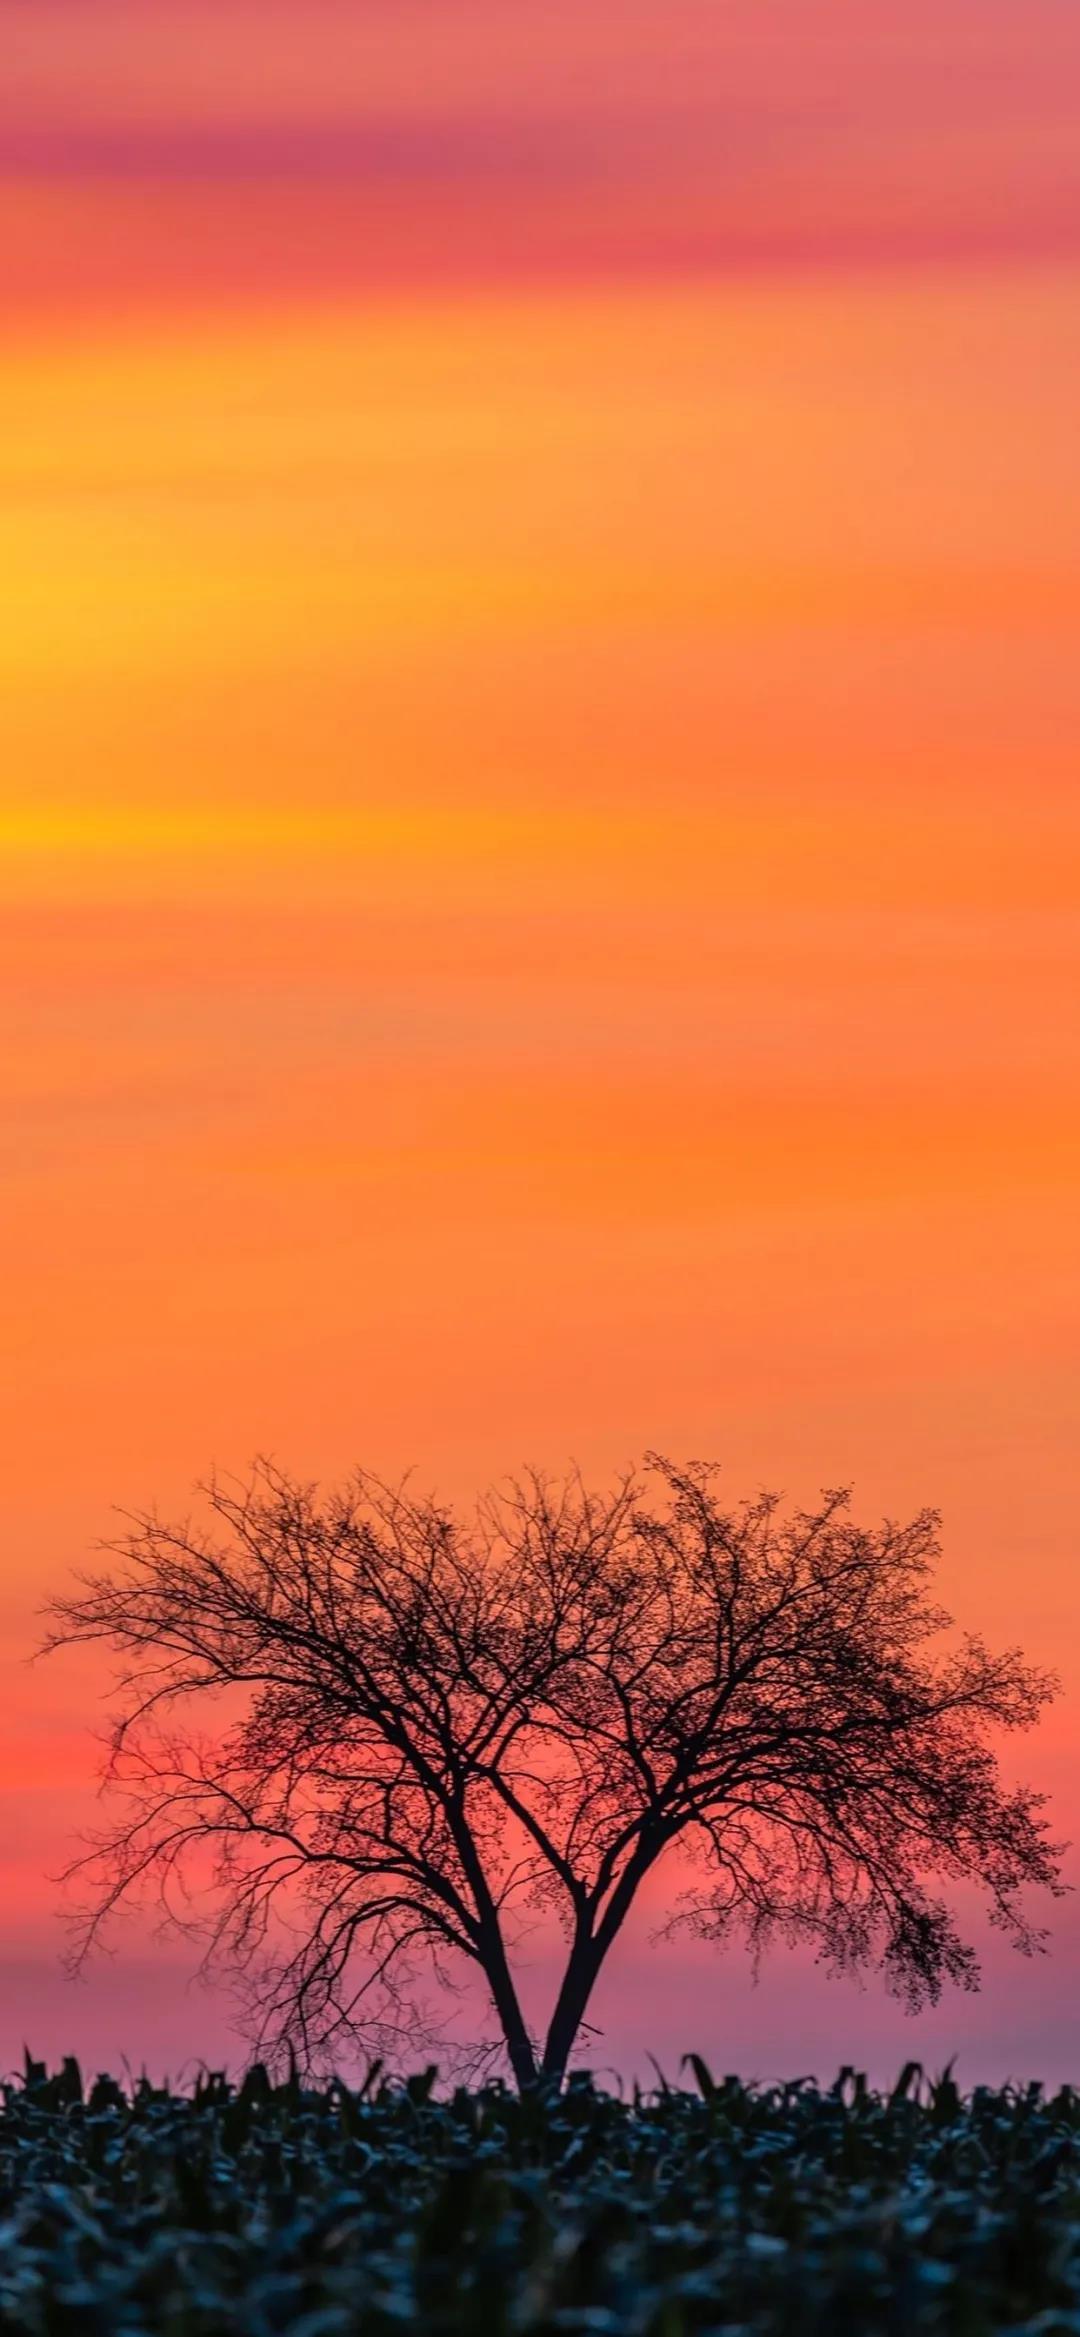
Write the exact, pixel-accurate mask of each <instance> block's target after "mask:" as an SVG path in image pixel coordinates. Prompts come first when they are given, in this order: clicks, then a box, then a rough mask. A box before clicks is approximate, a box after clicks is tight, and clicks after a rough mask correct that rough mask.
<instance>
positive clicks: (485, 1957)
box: [480, 1927, 537, 2094]
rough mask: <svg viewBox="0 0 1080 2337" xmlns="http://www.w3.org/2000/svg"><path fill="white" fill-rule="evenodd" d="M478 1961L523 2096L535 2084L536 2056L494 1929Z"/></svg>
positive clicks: (499, 1940)
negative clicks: (489, 1991)
mask: <svg viewBox="0 0 1080 2337" xmlns="http://www.w3.org/2000/svg"><path fill="white" fill-rule="evenodd" d="M480 1961H481V1964H482V1966H483V1971H484V1977H485V1979H486V1981H487V1984H488V1987H489V1988H490V1990H491V2001H492V2003H493V2005H494V2007H495V2010H496V2012H497V2013H498V2016H499V2026H500V2028H501V2029H502V2033H503V2036H504V2038H505V2040H506V2051H507V2055H508V2057H509V2061H510V2067H511V2069H512V2070H513V2073H514V2083H515V2085H516V2087H517V2089H518V2092H519V2094H523V2093H527V2092H528V2089H529V2087H530V2086H531V2085H535V2084H536V2079H537V2067H536V2055H535V2053H534V2052H533V2049H532V2041H531V2039H530V2036H529V2032H528V2030H527V2028H526V2026H525V2022H524V2020H523V2018H522V2013H521V2006H520V2004H519V2003H518V2000H517V1990H516V1988H515V1987H514V1983H513V1979H512V1977H511V1973H510V1966H509V1964H508V1963H507V1960H506V1951H505V1949H504V1947H503V1943H502V1935H501V1933H500V1932H499V1930H498V1928H497V1927H496V1928H495V1929H494V1930H493V1931H492V1930H488V1931H487V1932H486V1936H485V1938H484V1939H483V1941H482V1943H481V1949H480Z"/></svg>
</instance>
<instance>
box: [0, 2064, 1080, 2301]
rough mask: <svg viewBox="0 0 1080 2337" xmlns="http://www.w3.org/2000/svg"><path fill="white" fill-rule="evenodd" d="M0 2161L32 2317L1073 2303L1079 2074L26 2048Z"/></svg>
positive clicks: (1, 2224) (12, 2241) (14, 2262)
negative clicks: (97, 2069) (377, 2061)
mask: <svg viewBox="0 0 1080 2337" xmlns="http://www.w3.org/2000/svg"><path fill="white" fill-rule="evenodd" d="M0 2190H2V2199H0V2330H2V2331H3V2332H5V2333H6V2332H14V2331H32V2332H34V2333H35V2337H39V2333H40V2337H137V2333H138V2337H141V2333H142V2332H157V2331H161V2332H168V2337H211V2333H212V2332H218V2331H224V2330H237V2331H243V2332H244V2333H245V2337H271V2332H274V2333H277V2332H281V2331H289V2332H292V2333H293V2337H346V2333H347V2332H358V2333H361V2332H362V2333H363V2337H401V2332H402V2331H407V2330H417V2331H424V2332H433V2333H438V2332H446V2333H447V2337H451V2333H455V2337H456V2333H458V2332H460V2333H462V2337H464V2333H465V2332H469V2337H474V2333H475V2337H511V2333H517V2332H522V2333H523V2337H526V2333H527V2337H556V2333H560V2337H562V2333H565V2337H570V2333H571V2332H581V2333H582V2337H585V2333H586V2332H589V2333H591V2337H603V2333H605V2332H610V2333H611V2337H615V2333H616V2332H623V2331H625V2332H628V2333H632V2337H690V2333H691V2332H694V2333H697V2332H702V2333H704V2332H707V2331H716V2332H720V2331H723V2332H724V2333H725V2337H736V2333H737V2332H739V2333H741V2332H746V2333H747V2337H749V2333H750V2332H758V2331H774V2330H775V2331H782V2332H791V2333H792V2337H796V2333H797V2337H864V2333H865V2337H874V2333H877V2332H881V2333H882V2337H902V2333H904V2332H907V2331H909V2330H910V2331H926V2332H949V2333H955V2337H982V2333H983V2332H984V2331H991V2330H992V2331H999V2330H1000V2331H1004V2330H1008V2331H1010V2332H1017V2333H1019V2332H1021V2331H1022V2332H1025V2333H1029V2337H1034V2333H1035V2332H1039V2333H1040V2337H1065V2333H1066V2332H1078V2331H1080V2094H1078V2093H1076V2092H1074V2091H1072V2090H1071V2089H1069V2088H1063V2089H1062V2090H1061V2091H1060V2092H1058V2093H1057V2094H1056V2095H1054V2096H1053V2097H1047V2096H1045V2095H1044V2094H1043V2093H1042V2092H1041V2091H1040V2089H1039V2088H1038V2087H1037V2086H1031V2087H1028V2088H1026V2089H1022V2090H1012V2089H1006V2090H1003V2091H993V2090H991V2089H989V2088H980V2089H978V2090H977V2091H976V2092H974V2093H973V2094H971V2095H967V2096H962V2095H961V2094H960V2093H959V2091H958V2089H957V2087H956V2085H955V2084H954V2082H953V2080H952V2078H951V2076H950V2075H949V2074H948V2073H946V2074H945V2075H944V2076H943V2077H941V2078H939V2079H937V2080H936V2081H934V2082H930V2081H928V2080H925V2079H924V2078H923V2077H922V2074H921V2072H920V2071H919V2070H918V2069H917V2068H916V2067H914V2066H912V2067H910V2068H908V2069H907V2070H905V2071H904V2073H903V2076H902V2077H901V2079H900V2081H899V2083H898V2084H897V2086H896V2087H895V2088H894V2089H893V2090H892V2092H891V2093H888V2094H881V2093H876V2092H874V2091H873V2090H872V2089H871V2088H869V2087H868V2086H867V2084H866V2082H865V2080H864V2079H863V2078H862V2077H860V2076H859V2075H858V2074H857V2073H855V2072H853V2071H851V2070H845V2071H844V2072H842V2074H841V2076H840V2077H839V2078H838V2080H837V2082H836V2083H835V2085H833V2086H831V2087H830V2088H829V2089H827V2090H822V2089H820V2088H819V2087H818V2086H816V2085H814V2084H811V2083H809V2082H806V2081H803V2080H800V2081H798V2082H796V2083H793V2084H790V2085H785V2086H777V2087H771V2088H767V2089H766V2088H757V2087H753V2086H747V2085H744V2084H742V2083H741V2082H739V2081H738V2080H736V2079H733V2078H725V2079H723V2080H719V2079H716V2080H714V2079H713V2077H712V2076H711V2074H710V2072H709V2071H708V2069H707V2068H706V2067H705V2065H704V2064H703V2063H702V2062H700V2061H699V2060H697V2059H696V2057H695V2058H692V2059H691V2060H690V2062H689V2063H688V2083H687V2086H686V2087H685V2088H684V2087H681V2086H680V2087H676V2086H673V2085H668V2084H664V2083H662V2084H659V2085H658V2086H657V2088H656V2090H655V2091H653V2092H650V2093H648V2094H641V2093H638V2092H636V2093H635V2094H634V2095H633V2096H632V2097H630V2098H629V2099H627V2100H620V2099H618V2098H617V2097H615V2096H614V2095H612V2094H610V2093H607V2092H602V2091H599V2090H597V2089H594V2088H593V2086H592V2085H590V2084H589V2083H588V2082H586V2081H583V2080H575V2081H572V2082H571V2084H570V2086H569V2087H568V2089H567V2090H566V2092H565V2093H564V2094H563V2095H562V2096H561V2098H558V2099H554V2098H549V2099H546V2100H545V2099H542V2098H539V2097H533V2098H531V2099H528V2100H524V2101H521V2100H518V2099H517V2098H516V2097H515V2096H514V2095H513V2094H511V2093H508V2092H506V2091H504V2090H503V2089H502V2088H501V2087H498V2086H488V2087H485V2088H483V2089H481V2090H479V2091H473V2092H468V2091H465V2090H460V2091H458V2092H456V2093H451V2092H446V2093H441V2092H440V2090H439V2088H438V2087H437V2085H436V2082H435V2073H434V2071H431V2070H428V2071H426V2072H425V2073H424V2074H423V2075H422V2076H419V2077H415V2078H413V2079H411V2080H410V2081H409V2082H408V2083H407V2084H404V2085H392V2084H390V2083H389V2082H385V2081H384V2080H382V2079H381V2078H380V2075H379V2073H378V2070H377V2069H376V2070H375V2071H373V2072H372V2074H371V2075H370V2076H369V2078H368V2080H367V2082H366V2083H365V2085H364V2086H362V2087H359V2088H349V2087H347V2086H345V2085H344V2084H341V2083H338V2082H333V2083H331V2084H328V2085H326V2086H323V2087H320V2088H318V2089H314V2088H309V2087H307V2086H305V2085H303V2084H302V2083H301V2082H300V2080H299V2078H298V2077H297V2075H296V2073H295V2072H293V2073H292V2074H291V2075H290V2076H289V2077H288V2078H286V2079H284V2080H282V2081H280V2082H277V2083H275V2082H273V2081H272V2080H271V2078H270V2077H269V2076H268V2075H267V2073H266V2071H265V2070H263V2069H262V2068H260V2067H256V2068H254V2069H252V2070H251V2071H249V2073H248V2074H247V2076H246V2077H245V2079H244V2080H243V2082H242V2083H240V2084H238V2085H237V2084H232V2083H230V2082H229V2081H228V2080H227V2079H226V2078H225V2077H224V2076H222V2075H220V2074H216V2073H208V2074H206V2075H204V2076H203V2077H202V2078H201V2079H200V2080H199V2082H198V2083H197V2084H196V2085H195V2087H194V2088H193V2090H191V2091H190V2092H187V2093H183V2094H180V2093H173V2092H169V2091H167V2090H165V2089H163V2088H159V2087H155V2086H153V2085H151V2084H150V2083H149V2082H148V2081H145V2080H143V2081H141V2082H140V2083H138V2084H137V2085H135V2086H134V2087H133V2088H132V2089H130V2090H128V2091H125V2090H124V2089H122V2088H121V2087H120V2086H119V2085H118V2084H116V2083H115V2082H114V2081H113V2080H112V2079H111V2078H98V2079H97V2080H96V2081H95V2082H94V2083H93V2084H92V2085H90V2086H89V2087H87V2086H84V2083H83V2079H82V2077H81V2074H80V2071H79V2069H78V2067H77V2065H76V2064H75V2062H74V2061H67V2062H65V2063H64V2065H63V2068H62V2069H61V2070H60V2071H58V2072H55V2073H53V2074H51V2075H50V2074H49V2073H48V2072H47V2070H46V2069H45V2067H44V2065H43V2064H41V2063H39V2062H34V2061H32V2060H29V2059H28V2060H27V2063H26V2067H25V2070H24V2072H23V2075H22V2077H21V2078H19V2079H17V2080H13V2081H12V2082H11V2083H10V2084H8V2085H6V2086H5V2088H4V2092H3V2108H2V2111H0Z"/></svg>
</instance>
